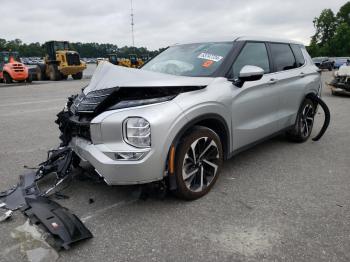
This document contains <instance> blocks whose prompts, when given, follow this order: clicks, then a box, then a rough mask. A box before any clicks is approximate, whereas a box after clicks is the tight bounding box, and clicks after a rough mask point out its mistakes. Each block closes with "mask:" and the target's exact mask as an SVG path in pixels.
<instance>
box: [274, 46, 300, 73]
mask: <svg viewBox="0 0 350 262" xmlns="http://www.w3.org/2000/svg"><path fill="white" fill-rule="evenodd" d="M270 49H271V54H272V59H273V61H274V64H275V70H276V71H284V70H289V69H293V68H296V62H295V58H294V55H293V53H292V49H290V47H289V45H288V44H270Z"/></svg>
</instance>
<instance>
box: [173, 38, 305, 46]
mask: <svg viewBox="0 0 350 262" xmlns="http://www.w3.org/2000/svg"><path fill="white" fill-rule="evenodd" d="M233 41H265V42H275V43H289V44H297V45H304V44H303V43H302V42H298V41H295V40H290V39H289V40H288V39H281V38H272V37H263V36H232V37H229V38H228V37H226V38H225V39H221V38H220V39H215V38H213V37H212V36H210V38H206V37H202V38H201V39H194V40H193V41H191V42H185V43H181V44H194V43H208V42H217V43H220V42H233ZM174 45H180V43H176V44H174ZM170 46H172V45H170Z"/></svg>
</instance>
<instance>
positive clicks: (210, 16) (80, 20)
mask: <svg viewBox="0 0 350 262" xmlns="http://www.w3.org/2000/svg"><path fill="white" fill-rule="evenodd" d="M345 3H346V1H345V0H342V1H341V0H263V1H262V0H231V1H230V0H133V9H134V23H135V25H134V32H135V33H134V35H135V46H138V47H141V46H144V47H147V48H149V49H151V50H154V49H158V48H160V47H166V46H169V45H172V44H176V43H189V42H197V41H208V40H217V41H219V40H231V39H233V38H234V37H235V36H242V35H247V36H267V37H277V38H287V39H293V40H298V41H301V42H303V43H304V44H306V45H307V44H308V43H309V41H310V37H311V35H313V34H314V28H313V23H312V20H313V18H314V17H316V16H318V15H319V14H320V12H321V11H322V10H323V9H325V8H331V9H332V10H333V11H334V12H337V11H338V10H339V8H340V7H341V6H342V5H343V4H345ZM0 6H1V18H0V21H1V30H0V38H5V39H7V40H12V39H15V38H19V39H21V40H22V41H23V42H26V43H29V42H40V43H43V42H45V41H47V40H68V41H70V42H98V43H112V44H116V45H118V46H120V47H121V46H124V45H129V46H130V45H132V37H131V26H130V0H59V1H53V0H16V1H14V0H0Z"/></svg>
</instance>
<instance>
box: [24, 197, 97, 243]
mask: <svg viewBox="0 0 350 262" xmlns="http://www.w3.org/2000/svg"><path fill="white" fill-rule="evenodd" d="M26 202H27V206H26V207H24V208H22V209H21V210H22V212H23V213H24V214H25V215H26V216H28V218H29V220H30V221H31V223H33V224H35V225H38V226H41V227H43V228H44V229H45V230H47V231H48V232H50V233H51V234H52V235H53V236H54V239H55V241H56V244H58V246H60V247H63V248H64V249H69V247H70V245H71V244H73V243H75V242H77V241H80V240H84V239H88V238H91V237H92V234H91V232H90V231H89V230H88V229H87V228H86V227H85V226H84V224H83V223H82V222H81V221H80V219H79V218H78V217H77V216H76V215H74V214H72V213H71V212H70V211H69V210H68V209H66V208H64V207H62V206H60V205H59V204H58V203H56V202H54V201H52V200H50V199H48V198H46V197H37V198H35V199H32V198H26Z"/></svg>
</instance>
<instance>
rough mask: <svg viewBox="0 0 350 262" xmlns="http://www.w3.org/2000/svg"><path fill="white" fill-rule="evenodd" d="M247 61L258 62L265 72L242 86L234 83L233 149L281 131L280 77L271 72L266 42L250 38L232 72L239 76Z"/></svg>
mask: <svg viewBox="0 0 350 262" xmlns="http://www.w3.org/2000/svg"><path fill="white" fill-rule="evenodd" d="M245 65H253V66H258V67H261V68H262V69H264V72H265V74H264V75H263V77H262V78H261V79H260V80H257V81H251V82H245V83H244V84H243V86H242V87H236V86H234V85H233V86H232V96H233V100H232V130H233V132H232V135H233V139H232V141H233V149H234V150H237V149H239V148H242V147H244V146H247V145H249V144H252V143H254V142H256V141H258V140H261V139H263V138H265V137H267V136H269V135H272V134H273V133H275V132H277V131H278V106H279V96H278V95H279V94H278V92H277V89H276V83H277V81H276V80H275V79H274V74H273V73H272V74H271V73H270V72H271V63H270V61H269V56H268V52H267V48H266V44H265V43H264V42H247V43H246V44H245V46H244V47H243V49H242V50H241V52H240V54H239V55H238V57H237V59H236V60H235V62H234V64H233V67H232V72H231V74H232V75H233V77H234V78H236V79H237V78H238V76H239V72H240V70H241V69H242V68H243V66H245Z"/></svg>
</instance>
